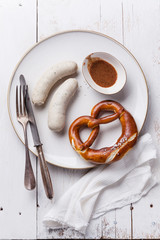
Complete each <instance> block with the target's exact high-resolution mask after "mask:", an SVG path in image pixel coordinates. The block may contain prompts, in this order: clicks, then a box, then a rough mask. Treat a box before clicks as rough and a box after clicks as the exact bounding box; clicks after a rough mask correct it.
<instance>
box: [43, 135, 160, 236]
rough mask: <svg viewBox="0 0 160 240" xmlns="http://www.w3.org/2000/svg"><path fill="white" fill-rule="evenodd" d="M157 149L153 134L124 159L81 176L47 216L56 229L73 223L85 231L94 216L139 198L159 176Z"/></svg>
mask: <svg viewBox="0 0 160 240" xmlns="http://www.w3.org/2000/svg"><path fill="white" fill-rule="evenodd" d="M155 158H156V149H155V147H154V145H153V143H152V139H151V136H150V135H149V134H145V135H143V136H142V137H140V138H139V140H138V142H137V144H136V145H135V147H134V148H133V149H132V150H130V151H129V152H128V153H127V155H126V156H125V157H123V159H121V160H120V161H117V162H115V163H112V164H111V165H109V166H106V165H102V166H98V167H96V168H94V169H92V170H90V171H89V172H88V173H87V174H86V175H84V176H83V177H82V178H81V179H80V180H78V181H77V182H76V183H75V184H74V185H73V186H72V187H71V188H70V189H69V190H68V191H67V192H66V193H65V194H64V195H63V196H62V197H61V198H60V199H59V200H58V201H56V202H55V203H54V205H53V207H52V209H51V210H50V211H49V212H48V213H47V215H46V216H45V217H44V220H43V222H44V224H45V225H46V226H47V227H49V228H53V229H58V228H66V227H71V228H73V229H75V230H77V231H79V232H81V233H83V234H85V232H86V228H87V226H88V224H89V222H90V220H91V219H93V218H97V217H100V216H101V215H103V214H105V213H106V212H107V211H109V210H111V209H114V208H121V207H123V206H126V205H127V204H130V203H133V202H135V201H138V200H139V199H140V198H141V197H142V196H143V195H145V194H146V193H147V192H148V191H149V190H150V189H151V188H152V187H153V186H155V185H156V183H157V179H156V178H155V176H154V175H153V173H152V170H153V161H154V159H155Z"/></svg>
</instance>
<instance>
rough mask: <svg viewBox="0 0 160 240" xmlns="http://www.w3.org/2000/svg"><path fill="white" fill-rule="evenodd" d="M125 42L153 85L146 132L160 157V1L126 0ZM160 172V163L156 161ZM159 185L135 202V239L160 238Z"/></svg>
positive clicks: (124, 8) (157, 171) (124, 6)
mask: <svg viewBox="0 0 160 240" xmlns="http://www.w3.org/2000/svg"><path fill="white" fill-rule="evenodd" d="M123 10H124V42H125V45H126V46H127V47H128V48H129V49H130V50H131V52H132V53H133V54H134V55H135V57H136V58H137V60H138V61H139V63H140V64H141V66H142V69H143V70H144V73H145V75H146V79H147V83H148V87H149V101H150V102H149V112H148V116H147V120H146V123H145V125H144V128H143V130H142V134H143V133H146V132H149V133H150V134H151V135H152V137H153V141H154V144H155V146H156V147H157V152H158V154H157V156H158V159H159V156H160V150H159V129H160V128H159V126H160V114H159V111H157V109H159V92H160V85H159V75H160V69H159V51H160V44H159V43H160V1H159V0H158V1H145V2H144V1H143V0H140V1H139V0H134V1H133V0H132V1H126V0H124V1H123ZM155 168H156V172H155V174H157V175H159V169H160V165H159V162H158V161H157V163H155ZM159 200H160V187H159V185H158V186H157V187H155V188H154V189H153V190H151V191H150V193H149V194H148V195H146V196H145V197H144V198H142V199H141V200H140V201H139V202H138V203H136V204H133V216H134V217H133V238H159V237H160V231H159V226H160V220H159V211H160V206H159Z"/></svg>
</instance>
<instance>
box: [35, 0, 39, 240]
mask: <svg viewBox="0 0 160 240" xmlns="http://www.w3.org/2000/svg"><path fill="white" fill-rule="evenodd" d="M36 43H38V0H36ZM38 207H39V202H38V157H36V238H38Z"/></svg>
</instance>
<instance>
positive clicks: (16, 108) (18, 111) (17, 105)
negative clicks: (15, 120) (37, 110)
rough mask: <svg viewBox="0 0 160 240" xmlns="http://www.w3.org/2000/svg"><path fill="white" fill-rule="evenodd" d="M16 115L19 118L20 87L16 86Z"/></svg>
mask: <svg viewBox="0 0 160 240" xmlns="http://www.w3.org/2000/svg"><path fill="white" fill-rule="evenodd" d="M16 113H17V117H18V116H19V111H18V86H16Z"/></svg>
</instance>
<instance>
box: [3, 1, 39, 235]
mask: <svg viewBox="0 0 160 240" xmlns="http://www.w3.org/2000/svg"><path fill="white" fill-rule="evenodd" d="M35 12H36V8H35V2H34V1H32V0H23V1H21V0H19V1H18V0H14V1H9V0H4V1H3V0H1V1H0V33H1V38H0V52H1V54H0V64H1V68H0V75H1V78H0V84H1V89H0V95H1V101H0V109H1V114H0V129H1V140H0V149H1V151H0V159H1V160H0V209H1V210H0V239H13V238H14V239H24V238H35V237H36V206H35V201H36V195H35V191H33V192H28V191H27V190H25V188H24V183H23V182H24V180H23V179H24V165H25V151H24V146H23V144H22V143H21V142H20V141H19V139H18V138H17V137H16V135H15V132H14V130H13V128H12V126H11V123H10V121H9V117H8V112H7V101H6V95H7V88H8V84H9V80H10V77H11V74H12V72H13V70H14V68H15V65H16V63H17V62H18V61H19V59H20V57H21V56H22V55H23V54H24V53H25V51H26V50H27V49H28V48H29V47H30V46H31V45H32V44H34V43H35V29H36V28H35ZM28 16H30V18H29V19H28ZM31 157H32V162H33V168H34V170H35V158H33V156H31Z"/></svg>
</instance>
